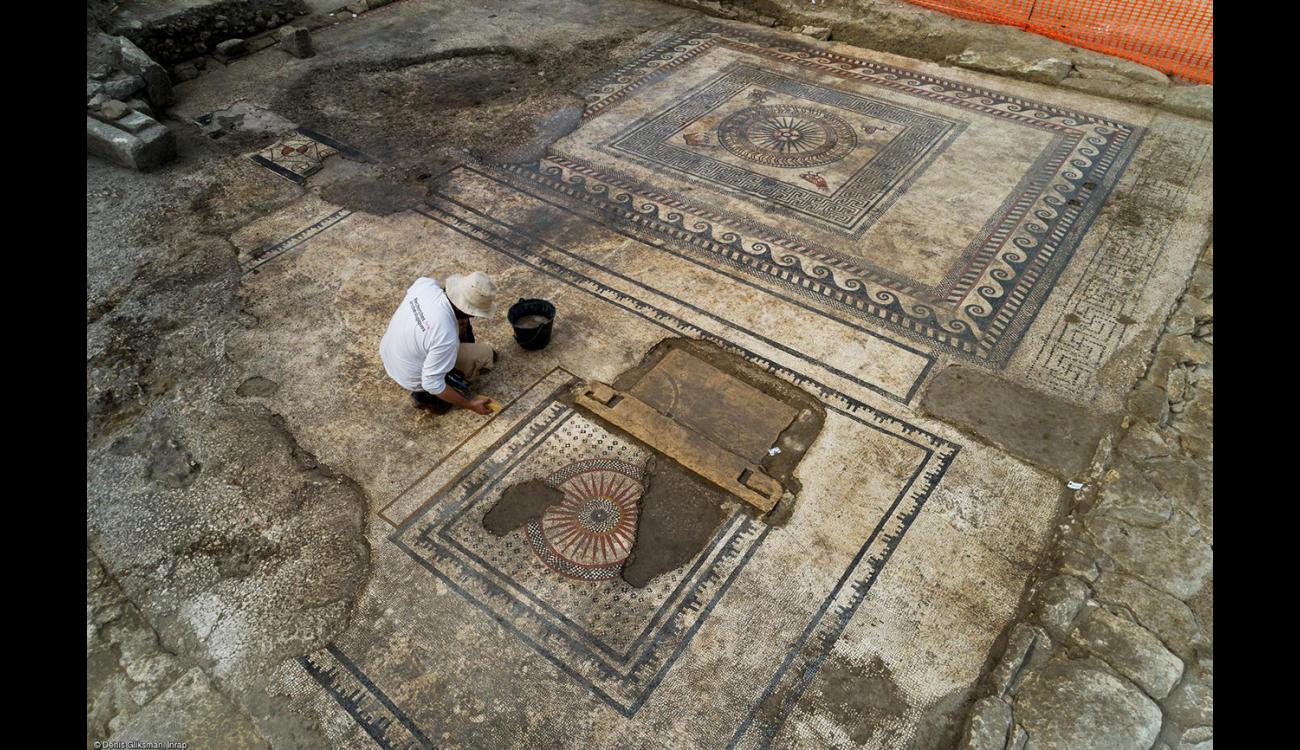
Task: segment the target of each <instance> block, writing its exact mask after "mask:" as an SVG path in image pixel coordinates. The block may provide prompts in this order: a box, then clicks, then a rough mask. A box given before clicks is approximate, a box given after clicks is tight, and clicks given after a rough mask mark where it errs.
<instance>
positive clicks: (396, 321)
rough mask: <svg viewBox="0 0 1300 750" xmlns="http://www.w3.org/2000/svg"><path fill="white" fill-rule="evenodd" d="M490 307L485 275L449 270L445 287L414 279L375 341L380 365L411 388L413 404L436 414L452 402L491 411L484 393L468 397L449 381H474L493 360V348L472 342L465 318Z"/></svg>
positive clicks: (492, 299)
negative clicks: (382, 333) (380, 335)
mask: <svg viewBox="0 0 1300 750" xmlns="http://www.w3.org/2000/svg"><path fill="white" fill-rule="evenodd" d="M494 312H496V287H495V286H494V285H493V284H492V280H491V279H489V278H488V277H487V274H484V273H481V272H477V271H476V272H474V273H471V274H469V275H468V276H461V275H460V274H452V275H451V276H449V277H447V281H446V291H444V290H443V288H442V287H440V286H438V282H436V281H434V280H433V279H430V278H419V279H416V281H415V283H414V284H412V285H411V288H410V289H407V290H406V297H405V299H403V300H402V304H401V306H399V307H398V308H397V312H395V313H393V318H392V320H391V321H389V323H388V331H387V332H386V333H385V334H384V338H383V341H381V342H380V344H379V357H380V359H382V360H383V361H384V370H385V371H386V372H387V373H388V376H389V377H391V378H392V379H393V380H395V381H397V384H398V385H400V386H402V387H403V388H405V389H406V390H408V391H410V392H411V401H412V402H414V404H415V406H416V407H417V408H421V409H428V410H430V411H432V412H434V413H435V414H445V413H447V412H448V411H451V410H452V409H453V408H455V407H459V408H461V409H469V410H470V411H473V412H476V413H478V414H490V413H491V410H490V409H489V408H488V404H489V403H490V402H489V399H488V398H487V397H486V396H475V397H470V396H469V394H468V391H466V392H465V393H461V392H460V391H459V390H457V388H456V387H453V386H454V385H456V384H460V385H464V384H465V383H468V382H470V381H473V380H474V379H475V378H476V377H478V376H479V375H481V374H482V373H485V372H490V371H491V370H492V367H493V365H495V364H496V361H497V353H496V352H495V351H494V350H493V349H492V347H491V346H489V345H487V344H482V343H475V342H474V329H473V326H472V325H471V324H470V318H472V317H477V318H485V317H488V316H490V315H492V314H493V313H494ZM449 381H450V382H449Z"/></svg>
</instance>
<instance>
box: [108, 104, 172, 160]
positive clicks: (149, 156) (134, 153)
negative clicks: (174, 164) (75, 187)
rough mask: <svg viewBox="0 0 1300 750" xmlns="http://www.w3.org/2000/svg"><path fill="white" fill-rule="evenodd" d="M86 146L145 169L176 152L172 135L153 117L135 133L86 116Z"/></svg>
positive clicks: (109, 157)
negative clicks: (150, 121) (151, 120)
mask: <svg viewBox="0 0 1300 750" xmlns="http://www.w3.org/2000/svg"><path fill="white" fill-rule="evenodd" d="M135 114H137V115H139V113H135ZM139 117H144V115H139ZM86 150H87V151H88V152H89V153H91V154H93V155H94V156H98V157H100V158H101V159H107V160H108V161H111V162H113V163H114V164H118V165H121V166H124V167H129V168H131V169H138V170H140V171H142V172H147V171H149V170H152V169H157V168H158V167H160V166H162V165H163V164H166V163H167V162H168V161H171V160H172V159H173V158H174V157H175V156H176V139H175V136H173V135H172V132H171V131H170V130H168V129H167V128H166V127H165V126H163V125H161V124H159V123H158V122H157V121H153V122H152V124H144V125H143V126H142V127H139V128H138V130H137V132H135V133H129V132H127V131H125V130H122V129H119V128H116V127H114V126H112V125H110V124H108V123H106V122H101V121H100V120H97V119H95V118H94V117H90V116H87V117H86Z"/></svg>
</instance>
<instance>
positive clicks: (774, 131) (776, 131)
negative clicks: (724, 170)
mask: <svg viewBox="0 0 1300 750" xmlns="http://www.w3.org/2000/svg"><path fill="white" fill-rule="evenodd" d="M718 143H720V144H722V146H723V147H724V148H726V149H727V150H728V151H730V152H731V153H733V154H735V155H736V156H739V157H740V158H742V159H746V160H748V161H752V162H757V163H759V164H765V165H767V166H769V167H798V168H802V167H815V166H818V165H820V164H830V163H831V162H833V161H839V160H840V159H843V158H844V157H845V156H848V155H849V152H851V151H852V150H853V148H854V146H857V145H858V136H857V135H856V134H855V133H854V132H853V126H852V125H850V124H849V123H848V122H846V121H845V120H844V119H842V118H840V117H838V116H836V115H834V114H832V113H830V112H827V111H826V110H824V109H818V108H816V107H801V106H798V105H786V104H771V105H760V106H757V107H749V108H747V109H742V110H740V111H739V112H737V113H735V114H733V115H731V116H730V117H728V118H726V119H725V120H723V121H722V122H721V123H720V124H719V125H718Z"/></svg>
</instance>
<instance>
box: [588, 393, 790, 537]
mask: <svg viewBox="0 0 1300 750" xmlns="http://www.w3.org/2000/svg"><path fill="white" fill-rule="evenodd" d="M576 401H577V404H578V405H579V406H582V407H584V408H586V409H588V410H590V411H591V412H592V413H593V414H595V415H596V416H598V417H600V418H601V419H604V420H606V421H608V422H609V423H610V424H613V425H614V426H616V427H618V428H619V429H622V430H623V431H625V432H627V433H628V434H630V435H632V436H633V437H635V438H636V439H638V440H640V441H642V442H644V443H646V444H647V445H649V446H650V447H652V448H654V449H655V450H658V451H660V452H661V453H663V454H664V455H667V456H669V457H670V458H672V459H673V460H675V461H677V462H678V463H680V464H681V465H682V466H685V467H686V468H688V469H690V470H691V471H693V472H695V473H696V474H699V475H700V476H701V477H704V478H705V479H707V480H708V481H710V482H712V483H713V484H715V485H717V486H718V487H720V488H721V489H723V490H724V491H726V492H730V493H731V494H733V495H735V496H736V497H739V498H740V499H742V500H744V501H745V502H747V503H749V504H750V505H753V506H754V507H756V508H758V509H759V510H761V511H762V512H764V513H767V512H769V511H770V510H772V508H774V507H775V506H776V504H777V501H779V500H780V499H781V495H782V493H783V492H784V489H783V488H782V487H781V483H780V482H778V481H776V480H775V479H773V478H772V477H770V476H768V475H767V473H766V472H764V471H763V469H762V467H760V466H758V465H757V464H754V463H751V462H750V461H748V460H746V459H744V458H742V457H741V456H737V455H736V454H735V453H732V452H731V451H729V450H727V449H725V448H722V447H721V446H719V445H718V444H717V443H714V442H713V441H712V440H709V439H708V438H706V437H704V436H703V435H701V434H700V433H698V432H696V431H694V430H692V429H690V428H689V427H687V426H685V425H683V424H681V423H679V422H676V421H674V420H672V419H669V418H668V417H665V416H664V415H662V414H660V413H659V412H657V411H655V410H654V408H652V407H651V406H650V405H649V404H646V403H645V402H644V401H641V400H640V399H638V398H637V397H636V396H633V395H632V394H630V393H625V392H623V391H618V390H615V389H614V388H611V387H610V386H608V385H606V384H604V383H601V382H598V381H592V382H590V383H588V384H587V386H586V387H585V388H583V390H582V391H581V392H580V393H579V394H578V397H577V399H576Z"/></svg>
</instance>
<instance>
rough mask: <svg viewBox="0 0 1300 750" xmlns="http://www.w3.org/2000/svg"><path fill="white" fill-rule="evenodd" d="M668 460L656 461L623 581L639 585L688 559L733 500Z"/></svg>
mask: <svg viewBox="0 0 1300 750" xmlns="http://www.w3.org/2000/svg"><path fill="white" fill-rule="evenodd" d="M734 502H735V500H734V499H732V498H730V497H729V496H728V495H727V494H726V493H723V492H720V491H718V490H717V489H714V488H713V487H710V486H709V485H708V484H706V483H705V482H703V481H701V480H700V479H699V478H698V477H696V476H694V475H692V474H691V473H690V472H688V471H686V470H685V469H683V468H682V467H680V466H678V465H677V464H676V463H673V462H672V461H657V462H656V467H655V471H654V479H653V480H652V481H651V482H650V488H649V490H647V491H646V493H645V494H644V495H642V496H641V516H640V523H639V525H638V527H637V533H636V542H635V543H633V545H632V553H631V554H630V555H629V556H628V559H627V562H626V563H624V564H623V580H624V581H627V582H628V584H629V585H632V586H635V587H637V588H641V587H643V586H645V585H646V584H647V583H649V582H650V581H651V580H652V579H653V578H654V577H655V576H657V575H660V574H662V573H667V572H668V571H670V570H676V569H677V568H679V567H681V566H682V565H685V564H686V563H688V562H690V561H691V560H692V559H694V557H695V556H696V555H697V554H699V552H700V550H702V549H704V546H705V545H706V544H708V543H709V539H710V538H712V536H713V532H714V531H715V530H716V529H717V528H718V524H720V523H722V521H723V519H724V518H726V510H725V506H726V505H727V504H729V503H734Z"/></svg>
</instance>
